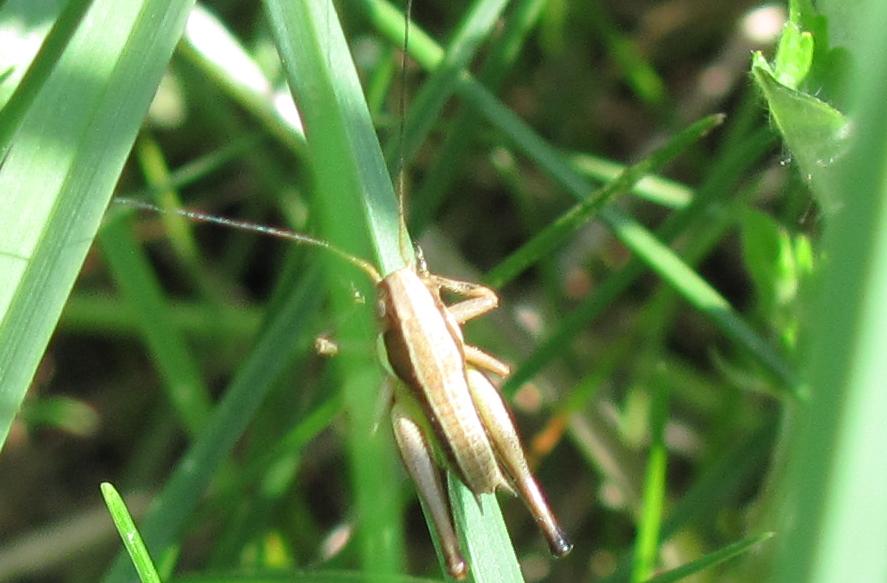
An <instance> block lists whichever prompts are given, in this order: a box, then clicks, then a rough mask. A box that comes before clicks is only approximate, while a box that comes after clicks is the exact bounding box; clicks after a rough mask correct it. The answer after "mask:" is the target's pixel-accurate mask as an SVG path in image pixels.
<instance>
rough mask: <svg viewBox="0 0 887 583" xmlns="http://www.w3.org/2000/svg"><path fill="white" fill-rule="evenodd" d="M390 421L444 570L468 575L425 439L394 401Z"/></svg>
mask: <svg viewBox="0 0 887 583" xmlns="http://www.w3.org/2000/svg"><path fill="white" fill-rule="evenodd" d="M391 424H392V427H393V428H394V437H395V439H396V441H397V447H398V449H399V450H400V455H401V459H402V460H403V464H404V466H405V467H406V469H407V472H408V473H409V474H410V477H411V478H412V479H413V482H414V483H415V484H416V489H417V490H418V491H419V496H420V497H421V498H422V502H423V503H424V505H425V508H426V510H427V512H428V513H429V514H430V515H431V521H432V523H433V524H434V530H436V531H437V538H438V540H439V541H440V548H441V552H442V553H443V555H444V561H445V563H446V567H447V572H448V573H449V574H450V576H451V577H452V578H453V579H458V580H462V579H464V578H465V577H466V575H467V574H468V563H466V562H465V559H464V558H463V557H462V552H461V551H460V550H459V539H458V537H457V536H456V529H455V527H454V526H453V519H452V513H451V511H450V505H449V502H448V500H447V494H446V491H445V490H444V486H443V481H442V480H441V475H440V470H439V469H438V467H437V465H436V464H435V462H434V457H433V454H432V451H431V447H430V444H429V442H428V439H427V438H426V436H425V434H424V432H423V431H422V428H421V426H420V425H419V424H418V423H416V422H415V421H414V420H413V418H412V417H411V416H410V414H409V411H408V410H407V408H406V407H404V406H403V405H401V404H400V403H398V402H396V401H395V403H394V405H393V406H392V407H391Z"/></svg>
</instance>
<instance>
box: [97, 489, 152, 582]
mask: <svg viewBox="0 0 887 583" xmlns="http://www.w3.org/2000/svg"><path fill="white" fill-rule="evenodd" d="M101 489H102V497H103V498H104V499H105V504H107V505H108V512H110V513H111V519H112V520H113V521H114V526H116V527H117V532H119V533H120V539H121V540H122V541H123V546H124V547H126V552H127V553H129V556H130V558H132V564H133V566H135V569H136V573H138V575H139V579H140V580H141V581H142V583H160V575H158V574H157V569H155V568H154V562H153V561H152V560H151V555H150V554H149V553H148V549H147V548H145V543H144V542H142V536H141V535H140V534H139V531H138V529H137V528H136V525H135V522H134V521H133V519H132V516H130V515H129V510H127V509H126V504H125V503H124V502H123V498H121V497H120V494H119V493H118V492H117V490H116V489H114V486H112V485H111V484H109V483H108V482H102V485H101Z"/></svg>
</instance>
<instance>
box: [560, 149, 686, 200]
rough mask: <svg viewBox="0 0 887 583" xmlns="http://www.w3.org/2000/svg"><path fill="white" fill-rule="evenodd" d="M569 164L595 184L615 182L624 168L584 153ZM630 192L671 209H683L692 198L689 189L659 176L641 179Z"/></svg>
mask: <svg viewBox="0 0 887 583" xmlns="http://www.w3.org/2000/svg"><path fill="white" fill-rule="evenodd" d="M570 164H571V165H572V166H573V168H574V169H575V170H576V171H577V172H579V173H580V174H583V175H584V176H585V177H587V178H590V179H592V180H595V181H597V182H610V181H611V180H615V179H616V178H618V177H619V175H620V174H622V173H623V172H624V171H625V168H626V166H625V165H624V164H618V163H616V162H612V161H610V160H605V159H604V158H600V157H598V156H592V155H591V154H584V153H576V154H571V155H570ZM631 192H632V194H634V195H636V196H638V197H639V198H643V199H645V200H648V201H650V202H653V203H656V204H659V205H662V206H664V207H666V208H672V209H681V208H684V207H685V206H687V205H688V204H690V201H691V200H692V198H693V190H692V189H691V188H689V187H688V186H686V185H684V184H681V183H679V182H675V181H674V180H669V179H668V178H663V177H661V176H645V177H644V178H641V179H640V180H639V181H638V183H637V184H635V185H634V188H632V189H631Z"/></svg>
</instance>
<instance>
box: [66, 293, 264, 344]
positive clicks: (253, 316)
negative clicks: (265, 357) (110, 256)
mask: <svg viewBox="0 0 887 583" xmlns="http://www.w3.org/2000/svg"><path fill="white" fill-rule="evenodd" d="M129 310H130V306H129V304H128V303H127V302H124V301H122V300H120V299H119V298H115V297H110V296H104V295H97V294H85V293H80V294H78V293H76V292H75V293H74V294H72V295H71V297H70V298H69V299H68V303H67V304H65V310H64V311H63V312H62V318H61V320H60V321H59V327H60V328H63V329H65V330H66V331H72V332H77V333H84V334H98V333H102V334H109V335H111V336H127V335H130V336H135V335H137V334H139V325H138V323H137V321H136V319H137V316H136V315H135V314H133V313H132V312H130V311H129ZM166 311H167V314H168V316H169V317H170V318H171V320H172V325H173V326H174V327H175V328H177V329H179V330H182V331H184V332H185V333H187V334H189V335H192V336H194V337H197V338H200V339H201V340H202V341H208V340H212V339H213V338H215V337H218V336H223V337H226V338H227V337H234V338H236V339H239V340H241V341H246V340H249V339H251V338H254V337H255V334H256V331H257V330H258V329H259V324H260V323H261V314H260V313H259V311H258V309H257V308H255V307H251V306H238V307H237V308H233V307H230V308H224V309H223V310H222V311H221V312H220V311H218V310H216V309H215V308H210V307H207V306H206V305H204V304H197V303H191V302H188V303H185V302H177V301H172V302H168V303H167V309H166Z"/></svg>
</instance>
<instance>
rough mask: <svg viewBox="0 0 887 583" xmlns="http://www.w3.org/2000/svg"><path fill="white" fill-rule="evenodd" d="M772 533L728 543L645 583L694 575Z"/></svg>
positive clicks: (746, 548) (675, 579) (735, 555)
mask: <svg viewBox="0 0 887 583" xmlns="http://www.w3.org/2000/svg"><path fill="white" fill-rule="evenodd" d="M773 534H774V533H772V532H765V533H763V534H755V535H751V536H748V537H746V538H744V539H742V540H740V541H736V542H735V543H732V544H729V545H727V546H725V547H723V548H721V549H718V550H716V551H713V552H711V553H708V554H707V555H705V556H703V557H700V558H699V559H697V560H695V561H693V562H691V563H687V564H686V565H681V566H680V567H677V568H676V569H672V570H671V571H666V572H665V573H661V574H659V575H657V576H655V577H652V578H650V579H647V583H673V582H674V581H680V580H681V579H686V578H687V577H689V576H691V575H695V574H696V573H700V572H702V571H704V570H705V569H708V568H710V567H714V566H715V565H720V564H721V563H724V562H726V561H729V560H730V559H732V558H735V557H738V556H739V555H741V554H743V553H745V552H747V551H748V550H750V549H751V548H752V547H754V546H756V545H759V544H761V543H763V542H764V541H766V540H769V539H771V538H772V537H773Z"/></svg>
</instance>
